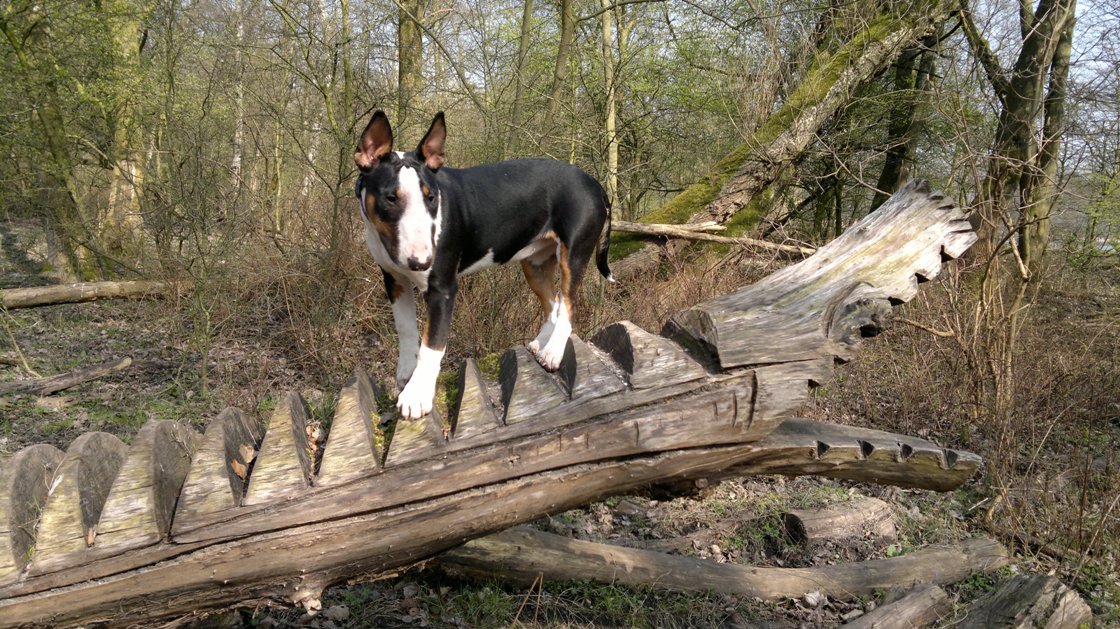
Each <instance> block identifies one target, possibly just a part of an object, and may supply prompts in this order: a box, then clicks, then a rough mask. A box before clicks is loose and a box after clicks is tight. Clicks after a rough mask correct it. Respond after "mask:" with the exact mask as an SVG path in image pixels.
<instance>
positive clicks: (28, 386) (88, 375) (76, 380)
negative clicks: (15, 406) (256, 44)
mask: <svg viewBox="0 0 1120 629" xmlns="http://www.w3.org/2000/svg"><path fill="white" fill-rule="evenodd" d="M131 365H132V359H131V358H129V357H128V356H125V357H124V358H117V359H114V360H109V361H106V362H103V363H101V364H98V365H93V366H92V367H83V368H82V369H75V370H74V371H69V372H67V373H62V374H58V375H56V376H47V377H45V378H31V379H27V380H13V381H11V382H0V395H11V394H15V393H33V394H36V395H50V394H52V393H57V392H59V391H63V390H65V389H69V388H71V387H76V386H78V385H79V384H84V383H86V382H90V381H92V380H97V379H98V378H104V377H105V376H108V375H112V374H115V373H119V372H121V371H124V370H125V369H128V368H129V366H131Z"/></svg>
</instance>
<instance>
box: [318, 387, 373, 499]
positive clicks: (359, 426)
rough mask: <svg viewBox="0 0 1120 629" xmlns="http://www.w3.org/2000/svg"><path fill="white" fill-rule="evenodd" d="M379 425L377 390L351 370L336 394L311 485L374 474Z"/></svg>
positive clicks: (329, 483) (332, 483)
mask: <svg viewBox="0 0 1120 629" xmlns="http://www.w3.org/2000/svg"><path fill="white" fill-rule="evenodd" d="M379 421H380V417H379V416H378V408H377V388H376V386H375V385H374V383H373V380H372V379H371V378H370V375H369V372H367V371H366V370H364V369H355V370H354V374H353V375H351V376H350V379H349V380H347V381H346V384H344V385H343V386H342V391H340V392H339V394H338V402H337V403H336V404H335V407H334V419H333V420H331V429H330V433H329V434H328V435H327V445H326V447H325V448H324V449H323V461H322V463H320V464H319V475H318V477H317V478H316V479H315V484H316V485H320V486H329V485H337V484H341V483H344V482H346V481H349V480H353V479H355V478H361V477H363V476H368V475H370V474H373V473H375V472H376V471H377V470H378V469H379V468H380V461H381V451H380V450H379V449H378V447H377V439H378V437H377V423H378V422H379Z"/></svg>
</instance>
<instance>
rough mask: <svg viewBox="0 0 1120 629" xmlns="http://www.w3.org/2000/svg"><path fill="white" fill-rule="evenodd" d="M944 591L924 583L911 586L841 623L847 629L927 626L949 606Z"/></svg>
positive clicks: (940, 616)
mask: <svg viewBox="0 0 1120 629" xmlns="http://www.w3.org/2000/svg"><path fill="white" fill-rule="evenodd" d="M952 606H953V605H952V602H951V601H950V600H949V595H948V594H946V593H945V590H942V589H941V588H939V587H937V586H936V585H931V584H926V585H921V586H918V587H916V588H914V591H913V592H910V593H909V594H907V595H906V596H904V597H902V598H900V599H898V600H897V601H894V602H893V603H888V604H886V605H883V606H881V607H876V608H875V609H873V610H871V611H869V612H867V613H866V614H864V615H862V616H860V617H859V618H856V619H855V620H852V621H851V622H849V623H847V624H845V625H844V627H847V628H848V629H893V628H894V627H928V626H931V625H933V624H934V623H936V622H937V621H938V620H941V618H943V617H944V616H945V615H946V614H948V613H949V611H950V609H952Z"/></svg>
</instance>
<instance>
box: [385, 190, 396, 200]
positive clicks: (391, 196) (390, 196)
mask: <svg viewBox="0 0 1120 629" xmlns="http://www.w3.org/2000/svg"><path fill="white" fill-rule="evenodd" d="M385 200H386V201H388V202H389V203H396V202H397V195H395V194H393V193H392V192H390V193H389V194H387V195H385Z"/></svg>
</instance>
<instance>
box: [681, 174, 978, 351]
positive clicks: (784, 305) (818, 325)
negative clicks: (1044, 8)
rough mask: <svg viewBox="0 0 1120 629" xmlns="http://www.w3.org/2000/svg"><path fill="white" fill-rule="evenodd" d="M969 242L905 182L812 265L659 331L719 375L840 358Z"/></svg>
mask: <svg viewBox="0 0 1120 629" xmlns="http://www.w3.org/2000/svg"><path fill="white" fill-rule="evenodd" d="M975 240H976V235H975V233H974V232H973V231H972V228H971V226H970V225H969V224H968V221H967V219H966V217H965V215H964V213H963V212H962V211H961V210H960V209H959V208H958V207H957V206H955V205H954V204H953V203H952V202H951V201H948V200H947V199H946V198H945V197H944V196H942V195H939V194H933V193H931V192H930V191H929V187H928V184H926V183H925V182H911V183H909V184H907V185H906V186H905V187H904V188H903V189H902V190H900V191H899V192H898V193H896V194H895V195H894V196H892V197H891V198H890V200H889V201H887V202H886V203H884V204H883V205H882V206H881V207H880V208H879V209H878V210H876V211H875V212H872V213H871V214H869V215H868V216H866V217H864V218H863V219H861V220H860V221H859V222H857V223H855V224H854V225H852V226H851V227H849V228H848V230H847V231H845V232H844V233H843V234H842V235H841V236H840V237H838V238H836V239H835V240H833V241H832V242H830V243H829V244H828V245H826V246H825V247H822V248H820V249H818V250H817V252H816V253H815V254H813V256H812V257H811V258H808V259H806V260H803V261H801V262H799V263H797V264H795V265H792V266H789V267H786V268H784V269H782V270H780V271H778V272H776V273H774V274H772V275H770V276H768V277H767V278H765V279H763V280H762V281H760V282H758V283H756V284H753V285H751V286H748V287H746V288H743V289H741V290H739V291H737V292H734V293H731V294H729V295H724V296H722V297H717V298H715V299H711V300H708V301H706V302H703V303H701V304H698V305H696V306H694V307H692V308H689V309H688V310H685V311H683V312H680V313H677V314H676V315H674V316H673V317H672V318H671V319H670V320H669V322H667V323H666V330H667V332H668V333H669V335H670V336H673V337H686V338H690V339H691V340H692V341H691V342H693V343H695V344H698V345H701V346H704V347H706V348H708V350H709V351H711V352H712V353H713V354H714V355H715V356H716V357H717V358H718V360H719V364H720V365H721V366H722V367H724V368H727V367H733V366H738V365H759V364H770V363H778V362H786V361H791V360H813V359H820V358H833V357H835V358H837V359H839V360H848V359H850V358H851V356H852V355H853V352H854V349H855V347H856V346H857V345H858V343H859V339H860V338H861V337H865V336H872V335H874V334H877V333H878V332H879V330H881V329H882V327H883V326H884V325H885V324H886V321H885V317H886V315H887V314H888V313H889V312H890V306H891V305H892V304H894V303H900V302H905V301H909V300H910V299H911V298H912V297H913V296H914V295H915V293H916V292H917V284H918V282H919V281H924V280H928V279H932V278H933V277H936V275H937V273H938V272H939V270H940V268H941V262H942V260H943V259H947V258H954V257H956V256H959V255H961V253H963V252H964V250H965V249H967V248H968V247H969V246H970V245H971V244H972V243H973V242H974V241H975Z"/></svg>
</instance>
